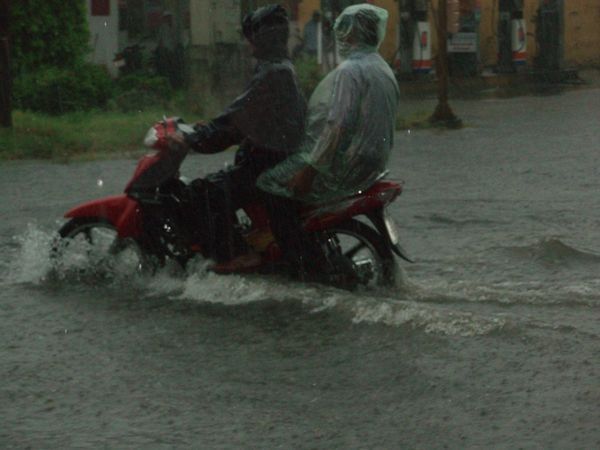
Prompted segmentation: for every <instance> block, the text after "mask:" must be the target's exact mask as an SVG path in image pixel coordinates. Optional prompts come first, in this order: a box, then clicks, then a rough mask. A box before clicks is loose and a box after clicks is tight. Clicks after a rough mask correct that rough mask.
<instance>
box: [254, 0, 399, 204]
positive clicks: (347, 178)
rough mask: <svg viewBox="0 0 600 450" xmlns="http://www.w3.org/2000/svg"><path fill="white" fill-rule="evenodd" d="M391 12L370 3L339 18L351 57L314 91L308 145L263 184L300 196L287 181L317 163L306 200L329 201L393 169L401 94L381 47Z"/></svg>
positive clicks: (342, 42) (343, 45)
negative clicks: (388, 167)
mask: <svg viewBox="0 0 600 450" xmlns="http://www.w3.org/2000/svg"><path fill="white" fill-rule="evenodd" d="M387 16H388V14H387V11H385V10H384V9H382V8H378V7H376V6H373V5H368V4H361V5H354V6H351V7H348V8H346V9H345V10H344V11H343V13H342V14H341V15H340V16H339V18H338V19H337V21H336V23H335V28H334V31H335V35H336V39H337V42H338V48H339V51H340V55H342V56H343V57H344V58H345V60H344V61H343V62H342V63H341V64H340V65H339V66H338V67H337V68H336V69H335V70H333V71H332V72H330V73H329V74H328V75H327V76H326V77H325V78H324V79H323V81H321V83H320V84H319V85H318V86H317V88H316V89H315V91H314V93H313V95H312V96H311V98H310V101H309V105H308V119H307V127H306V134H305V137H304V140H303V143H302V145H301V146H300V150H299V151H298V152H297V153H295V154H294V155H292V156H290V157H289V158H288V159H286V160H285V161H283V162H282V163H281V164H279V165H277V166H275V167H274V168H272V169H270V170H268V171H266V172H265V173H263V174H262V175H261V176H260V177H259V179H258V183H257V185H258V187H259V188H260V189H262V190H264V191H267V192H270V193H272V194H275V195H280V196H284V197H293V194H292V193H291V192H290V190H289V189H288V187H287V184H288V183H289V181H290V179H291V178H292V177H293V176H294V175H295V174H296V173H297V172H298V171H299V170H301V169H302V168H303V167H305V166H306V165H311V166H313V167H314V168H315V169H317V171H318V175H317V176H316V178H315V180H314V182H313V185H312V189H311V191H310V192H309V193H308V195H306V196H305V197H303V198H301V199H300V200H302V201H305V202H308V203H322V202H326V201H329V200H332V199H336V198H339V197H344V196H349V195H353V194H355V193H357V192H358V191H360V190H362V189H366V188H368V187H369V186H371V185H372V184H373V183H374V182H375V180H376V179H377V178H378V177H379V176H380V174H381V173H382V172H383V171H385V168H386V164H387V161H388V157H389V154H390V150H391V149H392V145H393V139H394V125H395V118H396V111H397V107H398V99H399V88H398V84H397V82H396V79H395V77H394V74H393V72H392V70H391V69H390V67H389V65H388V64H387V63H386V62H385V61H384V60H383V58H382V57H381V56H380V55H379V53H378V52H377V49H378V48H379V46H380V44H381V42H382V41H383V38H384V35H385V27H386V22H387Z"/></svg>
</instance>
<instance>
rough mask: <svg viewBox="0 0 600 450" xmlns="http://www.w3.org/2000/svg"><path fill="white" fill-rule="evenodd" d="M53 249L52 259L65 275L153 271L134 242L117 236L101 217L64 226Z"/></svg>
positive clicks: (130, 273) (111, 225) (74, 220)
mask: <svg viewBox="0 0 600 450" xmlns="http://www.w3.org/2000/svg"><path fill="white" fill-rule="evenodd" d="M58 234H59V238H58V239H57V240H56V241H55V243H54V245H53V246H52V255H51V256H52V259H53V260H54V261H55V266H56V267H57V268H60V269H61V270H62V271H69V270H76V271H97V272H99V271H103V272H104V273H112V274H117V273H118V274H121V275H133V274H134V273H141V272H143V271H146V270H147V269H148V268H150V267H151V265H150V261H149V258H148V256H147V255H146V253H145V252H144V251H143V249H142V248H141V247H140V246H139V245H138V243H137V242H136V241H134V240H133V239H122V238H120V237H119V236H118V233H117V230H116V228H115V226H114V225H113V224H111V223H110V222H109V221H107V220H106V219H103V218H100V217H77V218H74V219H71V220H69V221H68V222H67V223H65V224H64V225H63V226H62V227H61V228H60V230H59V232H58Z"/></svg>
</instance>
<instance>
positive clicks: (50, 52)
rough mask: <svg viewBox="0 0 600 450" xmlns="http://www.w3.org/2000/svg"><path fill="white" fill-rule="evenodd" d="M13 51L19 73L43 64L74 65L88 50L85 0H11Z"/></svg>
mask: <svg viewBox="0 0 600 450" xmlns="http://www.w3.org/2000/svg"><path fill="white" fill-rule="evenodd" d="M9 24H10V33H11V54H12V61H13V69H14V73H15V74H16V75H18V74H20V73H22V72H23V71H31V70H33V69H36V68H39V67H42V66H55V67H72V66H74V65H76V64H78V63H80V62H81V61H83V58H84V56H85V53H86V52H87V51H88V38H89V31H88V26H87V19H86V10H85V2H83V1H82V0H27V1H16V2H11V17H10V21H9Z"/></svg>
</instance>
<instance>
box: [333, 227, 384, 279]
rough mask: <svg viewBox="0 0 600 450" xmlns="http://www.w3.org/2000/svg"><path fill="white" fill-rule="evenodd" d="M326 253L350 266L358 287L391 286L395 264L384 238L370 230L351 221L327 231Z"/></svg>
mask: <svg viewBox="0 0 600 450" xmlns="http://www.w3.org/2000/svg"><path fill="white" fill-rule="evenodd" d="M325 238H326V245H327V250H328V252H329V253H330V254H332V253H333V254H336V255H341V256H343V257H344V258H345V259H346V260H348V261H350V262H351V263H352V269H353V270H354V273H355V275H356V277H357V278H358V284H359V285H363V286H368V287H375V286H393V284H394V278H395V267H396V262H395V260H394V255H393V253H392V250H391V249H390V248H389V246H388V245H387V243H386V241H385V239H384V238H383V237H382V236H381V235H380V234H379V233H378V232H377V231H375V230H374V229H373V228H371V227H370V226H368V225H366V224H364V223H363V222H359V221H358V220H355V219H352V220H349V221H348V222H344V223H342V224H340V225H337V226H335V227H333V228H330V229H328V230H327V232H326V235H325Z"/></svg>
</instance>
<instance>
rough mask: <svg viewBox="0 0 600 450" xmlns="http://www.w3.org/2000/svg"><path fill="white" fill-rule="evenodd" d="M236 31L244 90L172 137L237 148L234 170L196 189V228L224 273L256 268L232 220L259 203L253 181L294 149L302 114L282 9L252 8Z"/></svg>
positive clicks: (201, 148)
mask: <svg viewBox="0 0 600 450" xmlns="http://www.w3.org/2000/svg"><path fill="white" fill-rule="evenodd" d="M242 31H243V34H244V36H245V38H246V39H247V41H248V42H249V43H250V46H251V48H252V53H253V56H254V57H255V58H256V59H257V65H256V67H255V70H254V75H253V77H252V79H251V81H250V83H249V84H248V86H247V88H246V90H245V91H244V92H243V93H242V94H241V95H240V96H239V97H237V98H236V99H235V100H234V101H233V102H232V103H231V104H230V105H229V106H228V107H227V108H226V109H225V111H224V112H223V113H222V114H221V115H219V116H218V117H216V118H214V119H213V120H211V121H210V122H209V123H208V124H205V125H199V126H197V127H196V132H195V133H193V134H192V135H190V136H188V137H187V138H186V140H185V142H184V141H183V138H182V137H175V138H174V140H175V141H176V142H177V143H178V144H183V145H189V146H190V147H191V148H192V149H193V150H195V151H197V152H200V153H217V152H221V151H223V150H225V149H227V148H228V147H230V146H232V145H236V144H239V149H238V150H237V153H236V155H235V160H234V165H233V167H231V168H229V169H226V170H223V171H220V172H218V173H216V174H211V175H209V176H208V177H207V181H199V182H198V183H196V185H197V186H200V188H199V189H198V191H199V192H200V193H201V196H202V197H203V204H204V205H205V207H207V208H208V210H205V211H204V212H203V213H202V217H203V219H204V220H205V221H207V222H208V223H205V224H204V225H203V226H208V227H209V228H210V229H212V231H213V233H214V234H215V235H214V239H209V242H210V243H212V244H214V245H215V247H214V248H213V249H212V253H213V257H214V258H215V259H216V260H217V262H218V263H220V264H218V265H217V266H216V267H217V269H219V270H221V271H225V272H227V271H234V270H237V269H242V268H244V266H246V265H247V266H253V265H256V264H258V262H259V261H258V260H256V259H257V258H258V256H257V255H255V254H253V253H248V252H247V247H246V246H245V243H244V240H243V239H242V237H241V235H240V234H239V233H238V232H237V231H236V230H235V227H234V223H235V221H236V219H235V215H234V214H235V211H236V210H238V209H239V208H241V207H242V206H243V205H245V204H248V203H250V202H251V201H252V200H255V199H257V198H258V197H259V192H258V190H257V188H256V179H257V178H258V176H259V175H260V174H261V173H262V172H263V171H264V170H266V169H269V168H272V167H273V166H275V165H276V164H278V163H280V162H282V161H283V160H285V159H286V158H287V157H288V156H290V155H291V154H292V153H293V152H295V151H296V150H297V148H298V146H299V144H300V142H301V138H302V136H303V133H304V122H305V116H306V101H305V99H304V96H303V95H302V93H301V91H300V88H299V83H298V80H297V77H296V73H295V70H294V67H293V65H292V63H291V61H290V60H289V57H288V50H287V42H288V37H289V20H288V15H287V12H286V11H285V9H284V8H283V7H281V6H279V5H269V6H264V7H262V8H259V9H257V10H256V11H254V12H252V13H250V14H248V15H247V16H246V17H245V18H244V19H243V22H242ZM206 219H209V220H206ZM211 234H212V233H211ZM232 258H233V259H232ZM248 259H250V260H248Z"/></svg>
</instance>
